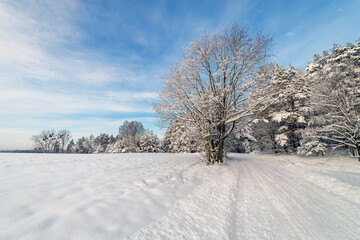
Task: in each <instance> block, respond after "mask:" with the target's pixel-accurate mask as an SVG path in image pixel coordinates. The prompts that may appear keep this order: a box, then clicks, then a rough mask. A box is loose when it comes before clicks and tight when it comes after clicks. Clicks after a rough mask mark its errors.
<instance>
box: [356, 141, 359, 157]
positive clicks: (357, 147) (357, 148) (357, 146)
mask: <svg viewBox="0 0 360 240" xmlns="http://www.w3.org/2000/svg"><path fill="white" fill-rule="evenodd" d="M356 150H357V154H358V160H359V161H360V144H358V145H356Z"/></svg>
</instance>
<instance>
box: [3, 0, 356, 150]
mask: <svg viewBox="0 0 360 240" xmlns="http://www.w3.org/2000/svg"><path fill="white" fill-rule="evenodd" d="M359 22H360V1H358V0H353V1H351V0H349V1H346V0H343V1H329V0H327V1H323V0H318V1H316V0H312V1H307V0H304V1H285V0H283V1H275V0H272V1H265V0H264V1H245V0H238V1H224V0H219V1H216V0H212V1H196V0H192V1H185V0H183V1H136V0H134V1H120V0H119V1H106V0H104V1H95V0H94V1H90V0H89V1H76V0H72V1H70V0H62V1H57V0H56V1H50V0H49V1H46V0H42V1H37V0H29V1H22V0H19V1H13V0H9V1H7V0H0V109H1V111H0V149H30V148H32V143H31V141H30V140H29V139H30V137H31V135H33V134H35V133H37V132H40V131H41V130H45V129H55V130H60V129H68V130H70V131H71V132H72V135H73V137H74V138H75V139H76V138H78V137H80V136H87V135H90V134H94V135H97V134H99V133H102V132H105V133H110V134H117V131H118V127H119V126H120V125H121V124H122V122H123V121H125V120H137V121H141V122H142V123H143V124H144V126H145V127H146V128H149V129H152V130H154V131H155V132H156V133H158V134H160V135H161V134H162V132H163V130H160V129H159V128H157V127H156V126H155V123H156V120H155V119H154V115H153V110H152V105H151V101H153V100H155V99H156V96H157V95H156V92H157V91H159V90H160V89H161V86H162V85H161V77H162V76H164V75H165V74H166V73H167V71H168V70H169V69H170V68H171V66H172V65H174V64H175V63H176V62H177V61H179V60H180V59H181V57H182V56H183V54H184V48H186V47H187V46H188V45H189V43H190V42H192V41H194V40H196V39H197V38H198V37H199V36H200V35H201V34H202V33H204V32H206V33H213V32H216V31H218V30H219V29H221V27H223V26H224V25H231V24H233V23H237V24H238V25H239V26H240V27H244V28H247V29H248V30H249V32H250V33H256V32H258V31H260V30H263V32H264V33H266V34H271V35H272V36H273V39H274V47H273V49H272V50H273V52H274V53H275V54H276V55H275V57H274V59H273V60H274V62H276V63H279V64H284V65H288V64H293V65H295V67H298V68H305V67H306V64H307V63H308V62H309V61H311V59H312V56H313V54H315V53H322V51H323V50H326V49H329V48H330V47H331V46H332V44H333V43H338V44H345V43H347V42H352V43H355V40H356V39H358V38H359V37H360V25H359Z"/></svg>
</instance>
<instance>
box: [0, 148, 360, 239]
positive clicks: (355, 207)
mask: <svg viewBox="0 0 360 240" xmlns="http://www.w3.org/2000/svg"><path fill="white" fill-rule="evenodd" d="M199 157H200V156H199V155H198V154H111V155H110V154H93V155H76V154H63V155H61V154H57V155H50V154H0V202H1V205H0V239H357V238H358V237H359V236H360V194H359V192H360V163H359V162H358V161H356V159H355V158H344V157H342V158H340V157H332V158H329V157H323V158H302V157H296V156H286V155H284V156H278V155H256V154H247V155H245V154H230V160H229V161H228V162H226V163H225V164H223V165H216V166H205V165H203V164H201V163H199Z"/></svg>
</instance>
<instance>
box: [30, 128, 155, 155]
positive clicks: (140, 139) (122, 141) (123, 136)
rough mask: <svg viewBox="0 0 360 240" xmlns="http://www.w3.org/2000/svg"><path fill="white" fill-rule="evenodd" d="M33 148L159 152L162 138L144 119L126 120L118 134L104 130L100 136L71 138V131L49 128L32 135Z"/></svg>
mask: <svg viewBox="0 0 360 240" xmlns="http://www.w3.org/2000/svg"><path fill="white" fill-rule="evenodd" d="M31 139H32V140H33V142H34V144H35V148H34V151H35V152H40V153H126V152H160V151H161V145H160V140H159V138H158V136H157V135H156V134H154V133H153V132H152V131H150V130H148V129H145V128H144V126H143V124H142V123H141V122H137V121H131V122H130V121H125V122H124V123H123V124H122V125H121V126H120V127H119V134H118V135H117V136H113V135H109V134H106V133H102V134H100V135H99V136H94V135H90V136H89V137H81V138H79V139H78V140H77V141H74V140H73V139H71V134H70V131H68V130H61V131H58V132H56V131H54V130H46V131H42V132H41V133H39V134H37V135H34V136H32V138H31Z"/></svg>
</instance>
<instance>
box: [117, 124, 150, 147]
mask: <svg viewBox="0 0 360 240" xmlns="http://www.w3.org/2000/svg"><path fill="white" fill-rule="evenodd" d="M144 131H145V130H144V126H143V124H142V123H141V122H137V121H131V122H129V121H127V120H126V121H125V122H124V123H123V124H122V125H121V126H120V127H119V134H120V136H121V137H122V138H123V139H124V141H125V144H126V145H127V146H126V148H128V149H129V151H131V152H133V151H135V148H136V136H137V135H142V134H144Z"/></svg>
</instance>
